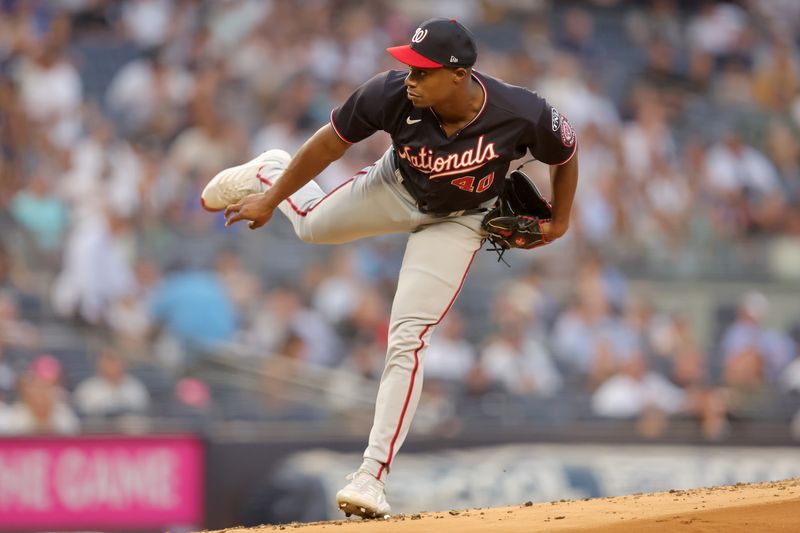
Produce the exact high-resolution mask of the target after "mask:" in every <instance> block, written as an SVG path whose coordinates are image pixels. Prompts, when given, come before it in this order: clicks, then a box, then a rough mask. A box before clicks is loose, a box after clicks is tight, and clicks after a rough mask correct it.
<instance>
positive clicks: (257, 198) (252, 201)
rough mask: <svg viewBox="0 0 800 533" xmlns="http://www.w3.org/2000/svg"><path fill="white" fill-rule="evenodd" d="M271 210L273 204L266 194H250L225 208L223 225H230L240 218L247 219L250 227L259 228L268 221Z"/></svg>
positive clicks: (273, 208)
mask: <svg viewBox="0 0 800 533" xmlns="http://www.w3.org/2000/svg"><path fill="white" fill-rule="evenodd" d="M273 211H275V206H274V205H272V202H271V201H270V199H269V197H268V196H267V195H266V194H259V193H256V194H250V195H247V196H245V197H244V198H242V199H241V200H239V201H238V202H236V203H235V204H231V205H229V206H228V207H226V208H225V226H231V225H233V224H235V223H237V222H239V221H240V220H249V221H250V224H248V227H249V228H250V229H256V228H260V227H261V226H263V225H264V224H266V223H267V222H269V219H270V218H272V213H273ZM234 213H236V214H235V215H234ZM232 215H233V216H232Z"/></svg>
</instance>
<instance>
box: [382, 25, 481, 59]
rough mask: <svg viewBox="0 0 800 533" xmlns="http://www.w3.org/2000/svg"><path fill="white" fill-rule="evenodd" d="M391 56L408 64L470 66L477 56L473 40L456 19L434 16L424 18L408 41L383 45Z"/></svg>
mask: <svg viewBox="0 0 800 533" xmlns="http://www.w3.org/2000/svg"><path fill="white" fill-rule="evenodd" d="M386 51H387V52H389V53H390V54H391V55H392V57H394V58H395V59H397V60H398V61H400V62H401V63H405V64H406V65H408V66H411V67H417V68H442V67H471V66H472V65H474V64H475V61H476V60H477V59H478V51H477V48H476V47H475V40H474V39H473V38H472V34H471V33H470V32H469V30H468V29H467V28H465V27H464V26H463V25H462V24H461V23H459V22H458V21H457V20H456V19H443V18H433V19H430V20H426V21H425V22H423V23H422V24H421V25H420V27H419V28H417V30H416V31H415V32H414V35H413V36H412V37H411V44H404V45H402V46H393V47H391V48H387V49H386Z"/></svg>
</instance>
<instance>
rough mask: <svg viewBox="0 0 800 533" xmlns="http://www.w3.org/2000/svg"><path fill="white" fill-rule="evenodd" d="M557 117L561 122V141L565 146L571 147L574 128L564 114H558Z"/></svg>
mask: <svg viewBox="0 0 800 533" xmlns="http://www.w3.org/2000/svg"><path fill="white" fill-rule="evenodd" d="M558 119H559V122H561V142H562V144H563V145H564V146H566V147H567V148H571V147H572V146H573V145H574V144H575V130H573V129H572V126H571V125H570V123H569V122H567V119H566V117H565V116H564V115H559V117H558ZM554 122H555V120H554Z"/></svg>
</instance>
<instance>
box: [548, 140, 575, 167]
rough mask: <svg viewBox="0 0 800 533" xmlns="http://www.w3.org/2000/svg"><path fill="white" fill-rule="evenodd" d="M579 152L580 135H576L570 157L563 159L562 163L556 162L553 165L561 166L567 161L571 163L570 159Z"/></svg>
mask: <svg viewBox="0 0 800 533" xmlns="http://www.w3.org/2000/svg"><path fill="white" fill-rule="evenodd" d="M577 152H578V137H577V135H576V136H575V147H574V148H573V149H572V153H571V154H569V157H568V158H566V159H565V160H564V161H562V162H561V163H556V164H555V165H553V166H556V167H560V166H561V165H566V164H567V163H569V160H570V159H572V156H574V155H575V154H576V153H577Z"/></svg>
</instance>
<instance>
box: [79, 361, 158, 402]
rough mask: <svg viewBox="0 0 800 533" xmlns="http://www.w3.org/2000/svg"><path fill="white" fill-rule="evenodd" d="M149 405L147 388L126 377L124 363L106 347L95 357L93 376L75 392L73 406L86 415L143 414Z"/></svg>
mask: <svg viewBox="0 0 800 533" xmlns="http://www.w3.org/2000/svg"><path fill="white" fill-rule="evenodd" d="M149 403H150V395H149V393H148V392H147V388H145V386H144V385H143V384H142V383H141V382H140V381H139V380H138V379H136V378H135V377H133V376H131V375H130V374H128V371H127V362H126V361H125V359H124V358H123V357H122V354H120V353H118V352H117V351H116V350H115V349H113V348H106V349H105V350H103V351H102V352H101V353H100V354H99V355H98V356H97V366H96V372H95V375H94V376H92V377H90V378H87V379H85V380H84V381H82V382H80V383H79V384H78V386H77V387H76V389H75V404H76V406H77V407H78V410H79V411H80V412H81V413H83V414H85V415H88V416H98V417H102V416H115V415H123V414H130V413H143V412H144V411H146V410H147V407H148V404H149Z"/></svg>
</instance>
